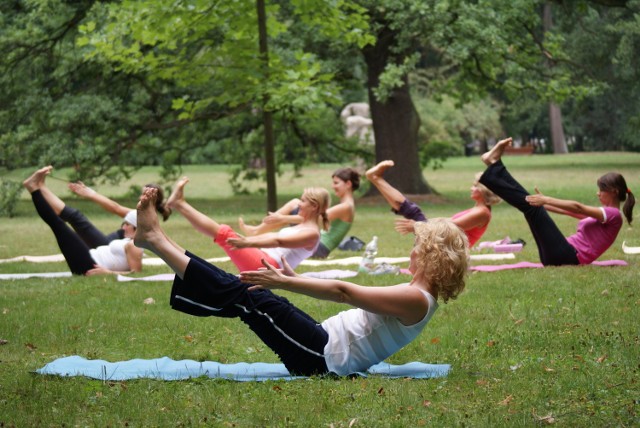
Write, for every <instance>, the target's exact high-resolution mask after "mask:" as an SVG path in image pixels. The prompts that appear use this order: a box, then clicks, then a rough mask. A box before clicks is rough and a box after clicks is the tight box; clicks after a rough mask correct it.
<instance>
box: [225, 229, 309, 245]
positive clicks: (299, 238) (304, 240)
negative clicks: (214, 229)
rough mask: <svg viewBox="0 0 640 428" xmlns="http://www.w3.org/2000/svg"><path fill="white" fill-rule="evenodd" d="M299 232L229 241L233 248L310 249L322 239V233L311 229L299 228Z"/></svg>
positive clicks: (266, 234)
mask: <svg viewBox="0 0 640 428" xmlns="http://www.w3.org/2000/svg"><path fill="white" fill-rule="evenodd" d="M298 228H299V230H297V231H296V233H294V234H292V235H286V236H281V235H280V234H279V233H275V232H271V233H265V234H262V235H256V236H249V237H244V236H239V237H237V238H229V239H227V243H229V244H230V245H231V246H232V247H233V248H248V247H253V248H276V247H283V248H309V247H312V246H314V245H315V244H316V242H317V241H318V239H319V238H320V233H319V232H318V231H317V230H313V229H312V228H309V227H298Z"/></svg>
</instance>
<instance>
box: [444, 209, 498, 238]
mask: <svg viewBox="0 0 640 428" xmlns="http://www.w3.org/2000/svg"><path fill="white" fill-rule="evenodd" d="M471 210H472V208H469V209H468V210H464V211H460V212H459V213H456V214H454V215H453V217H451V220H455V219H456V218H458V217H460V216H463V215H465V214H466V213H468V212H469V211H471ZM487 211H489V221H487V223H486V224H485V225H484V226H480V227H473V228H471V229H469V230H465V231H464V233H465V234H466V235H467V238H468V239H469V248H471V247H473V246H474V245H475V243H476V242H478V241H479V240H480V238H481V237H482V235H484V232H485V231H486V230H487V227H489V223H491V210H490V209H489V208H487Z"/></svg>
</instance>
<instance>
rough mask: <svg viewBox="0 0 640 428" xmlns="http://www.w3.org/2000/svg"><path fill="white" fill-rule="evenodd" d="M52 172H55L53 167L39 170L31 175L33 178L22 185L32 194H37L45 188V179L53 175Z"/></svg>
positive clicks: (49, 166)
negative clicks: (36, 192)
mask: <svg viewBox="0 0 640 428" xmlns="http://www.w3.org/2000/svg"><path fill="white" fill-rule="evenodd" d="M51 170H53V167H52V166H51V165H48V166H45V167H44V168H40V169H39V170H37V171H36V172H34V173H33V174H31V177H29V178H27V179H26V180H24V181H23V182H22V185H23V186H24V187H25V189H27V190H28V191H29V192H30V193H33V192H35V191H36V190H38V189H39V188H41V187H42V186H44V181H45V178H46V177H47V175H49V174H51Z"/></svg>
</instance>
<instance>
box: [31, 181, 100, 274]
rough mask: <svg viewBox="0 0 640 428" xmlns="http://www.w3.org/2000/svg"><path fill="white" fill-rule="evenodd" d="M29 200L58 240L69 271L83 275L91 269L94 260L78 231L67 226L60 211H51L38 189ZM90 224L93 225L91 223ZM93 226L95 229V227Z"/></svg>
mask: <svg viewBox="0 0 640 428" xmlns="http://www.w3.org/2000/svg"><path fill="white" fill-rule="evenodd" d="M31 200H32V201H33V205H34V206H35V207H36V211H37V212H38V214H39V215H40V218H42V220H44V222H45V223H47V224H48V225H49V227H50V228H51V230H52V231H53V234H54V235H55V237H56V241H57V242H58V247H60V251H62V255H64V258H65V260H66V261H67V265H69V269H70V270H71V272H72V273H73V274H75V275H84V274H86V273H87V271H88V270H89V269H93V267H94V265H95V264H96V262H95V261H94V260H93V258H92V257H91V254H90V253H89V250H90V247H89V246H88V245H87V244H86V243H85V241H84V240H83V239H82V238H81V237H80V235H79V234H78V233H76V232H74V231H73V230H72V229H71V228H69V226H67V224H66V223H65V222H64V220H63V219H62V217H61V216H62V213H61V215H60V216H58V215H57V214H56V213H55V211H53V208H51V206H50V205H49V203H48V202H47V200H46V199H45V198H44V196H42V193H41V192H40V190H36V191H35V192H33V193H31ZM65 209H66V207H65ZM75 211H77V210H75ZM63 212H64V210H63ZM78 213H79V212H78ZM80 215H82V214H80ZM82 217H84V216H82ZM85 220H86V218H85ZM86 222H87V223H89V221H88V220H86ZM89 224H91V223H89ZM91 226H92V227H93V225H91ZM93 228H94V229H95V227H93Z"/></svg>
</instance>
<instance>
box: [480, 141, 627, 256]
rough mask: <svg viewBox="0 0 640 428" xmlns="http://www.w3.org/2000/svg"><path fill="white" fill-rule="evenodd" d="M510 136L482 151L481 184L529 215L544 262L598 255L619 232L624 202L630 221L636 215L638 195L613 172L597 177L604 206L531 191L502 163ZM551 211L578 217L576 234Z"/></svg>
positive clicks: (529, 222)
mask: <svg viewBox="0 0 640 428" xmlns="http://www.w3.org/2000/svg"><path fill="white" fill-rule="evenodd" d="M511 141H512V140H511V138H507V139H504V140H501V141H499V142H498V143H497V144H496V145H495V146H494V147H493V148H492V149H491V150H490V151H488V152H487V153H485V154H484V155H482V161H483V162H484V163H485V164H486V165H487V169H486V170H485V172H484V173H483V174H482V176H481V177H480V183H482V184H484V185H485V186H487V187H488V188H489V189H490V190H492V191H493V192H494V193H495V194H496V195H498V196H500V197H501V198H502V199H503V200H505V201H506V202H507V203H508V204H510V205H512V206H513V207H515V208H517V209H518V210H519V211H520V212H522V213H523V214H524V217H525V219H526V220H527V223H528V224H529V228H530V229H531V233H532V234H533V238H534V239H535V241H536V244H537V245H538V253H539V254H540V262H541V263H542V264H543V265H545V266H549V265H551V266H559V265H579V264H589V263H591V262H593V261H594V260H596V259H597V258H598V257H600V255H601V254H602V253H604V252H605V251H606V250H607V249H608V248H609V247H610V246H611V244H613V242H614V241H615V239H616V237H617V236H618V232H619V231H620V228H621V227H622V223H623V220H622V214H621V213H620V205H621V203H622V202H625V204H624V207H623V208H622V211H623V213H624V215H625V217H626V219H627V222H629V224H631V220H632V219H633V206H634V205H635V201H636V199H635V197H634V196H633V193H632V192H631V190H630V189H629V188H628V187H627V183H626V181H625V179H624V177H623V176H622V175H620V174H618V173H616V172H610V173H608V174H605V175H603V176H602V177H600V178H599V179H598V180H597V185H598V199H599V200H600V204H601V206H599V207H595V206H589V205H585V204H582V203H580V202H577V201H571V200H566V199H558V198H552V197H550V196H546V195H543V194H542V193H540V192H539V191H538V189H536V194H529V192H527V191H526V190H525V189H524V188H523V187H522V186H521V185H520V183H518V182H517V181H516V180H515V179H514V178H513V177H512V176H511V174H510V173H509V171H507V168H506V167H505V166H504V164H503V163H502V153H503V152H504V150H505V149H506V148H507V147H508V146H509V145H511ZM549 211H551V212H555V213H558V214H563V215H568V216H570V217H574V218H577V219H579V220H580V221H579V222H578V226H577V229H576V233H574V234H573V235H571V236H569V237H566V238H565V236H564V234H563V233H562V232H561V231H560V229H559V228H558V226H557V225H556V224H555V222H554V221H553V219H552V218H551V216H550V215H549Z"/></svg>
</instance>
